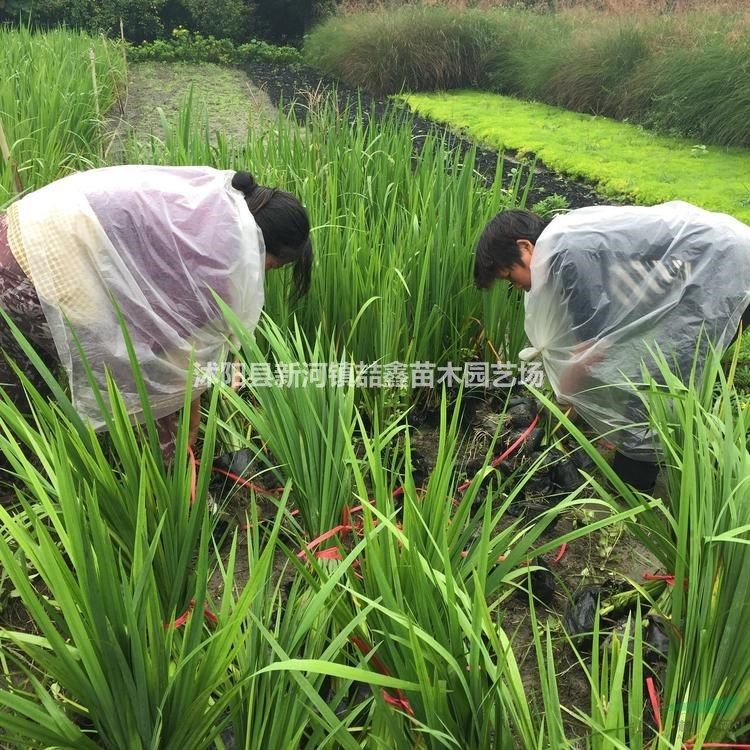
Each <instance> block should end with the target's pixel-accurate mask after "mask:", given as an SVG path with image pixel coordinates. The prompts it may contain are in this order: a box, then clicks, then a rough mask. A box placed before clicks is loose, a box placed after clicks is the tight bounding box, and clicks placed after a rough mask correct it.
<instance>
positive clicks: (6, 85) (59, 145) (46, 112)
mask: <svg viewBox="0 0 750 750" xmlns="http://www.w3.org/2000/svg"><path fill="white" fill-rule="evenodd" d="M89 50H92V51H93V55H94V68H95V70H96V80H97V86H98V92H97V93H98V100H97V97H95V95H94V88H93V81H92V71H91V66H92V63H91V61H90V59H89ZM124 68H125V60H124V52H123V50H122V48H121V47H120V46H119V45H113V44H111V43H109V42H107V41H105V40H102V39H92V38H90V37H88V36H86V35H84V34H74V33H71V32H68V31H50V32H48V33H45V34H39V35H37V34H32V33H31V32H30V31H29V30H28V29H21V30H19V31H10V30H9V29H6V28H4V27H0V80H2V81H3V85H2V87H0V120H1V121H2V123H3V127H4V128H5V135H6V139H7V141H8V146H9V148H10V151H11V156H12V158H13V162H14V163H15V165H16V167H17V170H18V175H19V177H20V180H21V183H22V185H23V187H24V188H27V189H28V188H36V187H41V186H42V185H45V184H47V183H48V182H51V181H52V180H54V179H56V178H57V177H62V176H63V175H64V174H65V173H67V172H72V171H76V170H78V169H85V168H87V167H90V166H91V165H92V164H100V163H101V159H102V156H103V150H104V143H103V115H104V113H106V111H107V110H108V109H109V108H110V106H111V105H112V104H113V102H114V101H115V99H116V98H117V97H118V96H120V95H121V90H122V86H123V81H124ZM16 189H17V184H16V180H15V178H14V175H13V171H12V169H11V168H10V167H9V165H8V164H7V163H6V162H5V160H4V159H0V206H2V205H3V204H5V203H7V201H8V199H9V198H10V197H11V196H12V195H13V194H14V193H15V192H16Z"/></svg>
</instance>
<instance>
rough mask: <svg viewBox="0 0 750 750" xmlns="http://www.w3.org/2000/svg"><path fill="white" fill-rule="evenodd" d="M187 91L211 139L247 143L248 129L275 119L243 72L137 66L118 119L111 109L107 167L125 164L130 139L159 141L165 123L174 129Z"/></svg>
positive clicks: (186, 65) (266, 100)
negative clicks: (214, 136)
mask: <svg viewBox="0 0 750 750" xmlns="http://www.w3.org/2000/svg"><path fill="white" fill-rule="evenodd" d="M191 91H192V96H193V106H194V113H195V115H196V116H200V117H203V116H207V117H208V125H209V131H210V132H211V133H212V134H215V133H216V132H217V131H222V132H224V133H226V135H227V136H228V137H229V138H230V139H232V140H235V141H245V139H246V138H247V131H248V128H249V127H252V128H258V127H260V126H262V124H263V123H265V122H268V121H269V120H273V119H275V118H276V113H277V110H276V108H275V107H274V106H273V105H272V104H271V101H270V99H269V98H268V95H267V94H266V93H265V92H264V91H262V90H261V89H259V88H258V87H257V86H256V85H254V84H253V83H252V82H251V81H250V79H249V78H248V76H247V74H246V73H244V72H243V71H241V70H235V69H232V68H227V67H223V66H220V65H213V64H211V63H163V62H145V63H136V64H133V65H131V66H130V69H129V71H128V98H127V101H126V103H125V112H124V114H123V115H120V112H119V111H118V110H117V108H116V107H115V108H113V110H112V113H111V115H110V119H109V128H110V130H111V132H112V134H113V136H112V143H111V146H110V147H109V152H108V161H109V162H110V163H113V164H116V163H120V162H121V161H122V160H123V153H124V150H125V144H126V143H127V139H128V137H129V134H130V133H132V134H133V135H134V136H135V137H136V138H137V139H139V140H145V139H147V138H148V137H149V136H150V135H151V134H152V133H153V135H155V136H157V137H159V138H161V137H162V136H163V135H164V122H166V123H167V125H168V126H173V125H174V124H175V123H177V121H178V118H179V114H180V110H181V108H182V106H183V105H184V103H185V102H186V101H187V100H188V97H189V96H190V94H191ZM199 113H200V114H199Z"/></svg>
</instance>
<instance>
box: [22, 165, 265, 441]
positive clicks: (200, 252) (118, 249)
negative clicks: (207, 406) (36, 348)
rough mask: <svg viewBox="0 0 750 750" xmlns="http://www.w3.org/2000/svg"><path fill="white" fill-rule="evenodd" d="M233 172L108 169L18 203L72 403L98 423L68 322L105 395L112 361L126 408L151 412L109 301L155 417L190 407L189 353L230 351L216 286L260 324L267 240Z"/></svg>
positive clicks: (212, 355)
mask: <svg viewBox="0 0 750 750" xmlns="http://www.w3.org/2000/svg"><path fill="white" fill-rule="evenodd" d="M233 175H234V172H231V171H219V170H215V169H210V168H205V167H152V166H121V167H108V168H104V169H96V170H90V171H87V172H80V173H76V174H73V175H71V176H69V177H65V178H63V179H61V180H58V181H57V182H54V183H52V184H50V185H48V186H46V187H44V188H41V189H40V190H37V191H35V192H34V193H31V194H29V195H27V196H25V197H24V198H22V199H21V200H20V201H19V202H18V204H17V207H16V210H17V211H18V217H19V226H20V231H21V239H22V244H23V248H22V250H23V253H24V255H25V258H26V261H27V263H28V268H29V271H30V275H31V278H32V281H33V282H34V286H35V288H36V290H37V294H38V295H39V298H40V301H41V303H42V307H43V309H44V313H45V316H46V317H47V320H48V322H49V325H50V329H51V331H52V336H53V338H54V341H55V345H56V347H57V350H58V353H59V355H60V359H61V361H62V364H63V366H64V368H65V370H66V372H67V374H68V376H69V378H70V384H71V391H72V397H73V401H74V404H75V406H76V408H77V410H78V411H79V412H80V413H81V414H82V415H84V416H86V417H88V418H89V419H90V420H91V422H92V423H93V425H94V426H95V427H97V428H100V427H102V426H103V420H102V418H101V413H100V410H99V407H98V405H97V402H96V400H95V398H94V394H93V390H92V389H91V387H90V386H89V383H88V379H87V377H86V373H85V370H84V367H83V360H82V357H81V355H80V353H79V350H78V347H77V345H76V343H75V340H74V337H73V334H72V331H71V326H72V328H73V329H74V330H75V333H76V335H77V336H78V338H79V340H80V344H81V347H82V349H83V353H84V355H85V357H86V359H87V361H88V362H89V364H90V365H91V366H92V368H93V371H94V375H95V377H96V381H97V384H98V385H99V387H100V388H101V389H103V392H104V394H105V395H106V378H105V368H106V369H107V370H109V371H110V372H111V374H112V376H113V377H114V380H115V382H116V383H117V385H118V387H119V388H120V390H121V393H122V395H123V397H124V399H125V404H126V406H127V408H128V411H129V413H131V414H132V415H133V416H134V418H135V419H141V418H142V416H143V415H142V407H141V403H140V399H139V397H138V393H137V389H136V386H135V382H134V378H133V376H132V371H131V366H130V361H129V358H128V353H127V349H126V345H125V339H124V337H123V335H122V332H121V327H120V323H119V320H118V315H117V312H116V309H115V306H114V305H113V304H112V301H111V300H112V298H114V300H115V301H116V303H117V306H118V307H119V309H120V311H121V314H122V316H123V318H124V321H125V323H126V325H127V329H128V332H129V335H130V337H131V339H132V342H133V346H134V348H135V353H136V357H137V360H138V364H139V366H140V370H141V373H142V375H143V378H144V380H145V385H146V390H147V392H148V395H149V403H150V406H151V409H152V411H153V413H154V416H155V417H157V418H158V417H161V416H164V415H166V414H170V413H172V412H174V411H177V410H178V409H180V408H181V406H182V404H183V401H184V394H185V390H186V385H187V380H188V366H189V363H190V359H191V356H192V357H193V359H194V363H195V366H197V367H198V368H201V367H203V368H209V367H210V366H211V364H212V363H213V362H217V363H218V362H219V361H220V360H221V359H222V358H223V348H224V345H225V344H226V338H227V334H228V330H229V329H228V326H227V325H226V323H225V321H224V319H223V316H222V314H221V312H220V310H219V307H218V305H217V303H216V300H215V298H214V296H213V294H212V290H213V291H214V292H215V293H216V294H217V295H219V296H220V297H221V298H222V299H223V300H224V301H225V302H226V303H227V304H228V305H229V306H230V307H231V308H232V309H233V310H234V311H235V312H236V313H237V315H238V316H239V318H240V319H241V320H242V321H243V322H244V324H245V325H246V326H247V327H248V328H253V327H254V326H255V325H256V323H257V321H258V318H259V316H260V311H261V308H262V305H263V279H264V264H265V248H264V244H263V236H262V233H261V232H260V230H259V229H258V226H257V224H256V223H255V220H254V219H253V216H252V214H251V213H250V211H249V210H248V208H247V205H246V203H245V200H244V197H243V195H242V193H241V192H240V191H238V190H235V189H234V188H232V187H231V180H232V176H233ZM110 295H111V296H110ZM66 320H67V321H70V324H71V325H70V326H69V325H68V323H67V322H66ZM199 390H200V389H197V391H199Z"/></svg>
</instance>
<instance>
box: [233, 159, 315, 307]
mask: <svg viewBox="0 0 750 750" xmlns="http://www.w3.org/2000/svg"><path fill="white" fill-rule="evenodd" d="M232 187H233V188H235V189H236V190H240V191H241V192H242V194H243V195H244V196H245V203H247V207H248V208H249V209H250V213H252V215H253V217H254V218H255V223H256V224H257V225H258V227H259V229H260V231H261V232H262V233H263V240H264V242H265V245H266V270H269V269H272V268H281V267H282V266H285V265H287V264H289V263H291V264H293V271H292V286H293V297H294V298H295V299H299V298H300V297H302V296H304V295H305V294H307V292H308V290H309V289H310V276H311V273H312V260H313V249H312V242H311V241H310V220H309V218H308V216H307V211H305V209H304V208H303V206H302V204H301V203H300V202H299V200H298V199H297V198H296V197H295V196H294V195H292V194H291V193H285V192H284V191H283V190H277V189H276V188H269V187H265V186H263V185H259V184H258V183H257V182H256V181H255V178H254V177H253V176H252V175H251V174H250V173H249V172H237V173H235V175H234V177H233V178H232Z"/></svg>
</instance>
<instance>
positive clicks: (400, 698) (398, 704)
mask: <svg viewBox="0 0 750 750" xmlns="http://www.w3.org/2000/svg"><path fill="white" fill-rule="evenodd" d="M349 640H350V641H351V642H352V643H353V644H354V645H355V646H356V647H357V648H358V649H359V650H360V651H361V652H362V653H363V654H364V655H365V656H367V655H368V654H369V653H370V652H371V651H372V648H371V647H370V646H369V645H368V644H367V643H365V642H364V641H363V640H362V639H361V638H358V637H357V636H356V635H352V636H349ZM370 661H371V662H372V663H373V664H374V665H375V669H377V670H378V672H380V674H382V675H385V676H386V677H390V676H391V673H390V672H389V671H388V669H387V668H386V666H385V664H383V662H382V661H381V660H380V659H379V658H378V655H377V654H373V656H372V659H371V660H370ZM395 693H396V695H395V696H393V695H391V694H390V693H389V692H388V691H387V690H386V689H385V688H383V698H384V700H385V702H386V703H387V704H388V705H390V706H393V707H394V708H398V709H400V710H402V711H404V712H405V713H407V714H409V716H414V710H413V709H412V707H411V704H410V703H409V699H408V698H407V697H406V696H405V695H404V693H403V692H402V691H401V690H400V689H399V688H396V689H395Z"/></svg>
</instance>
